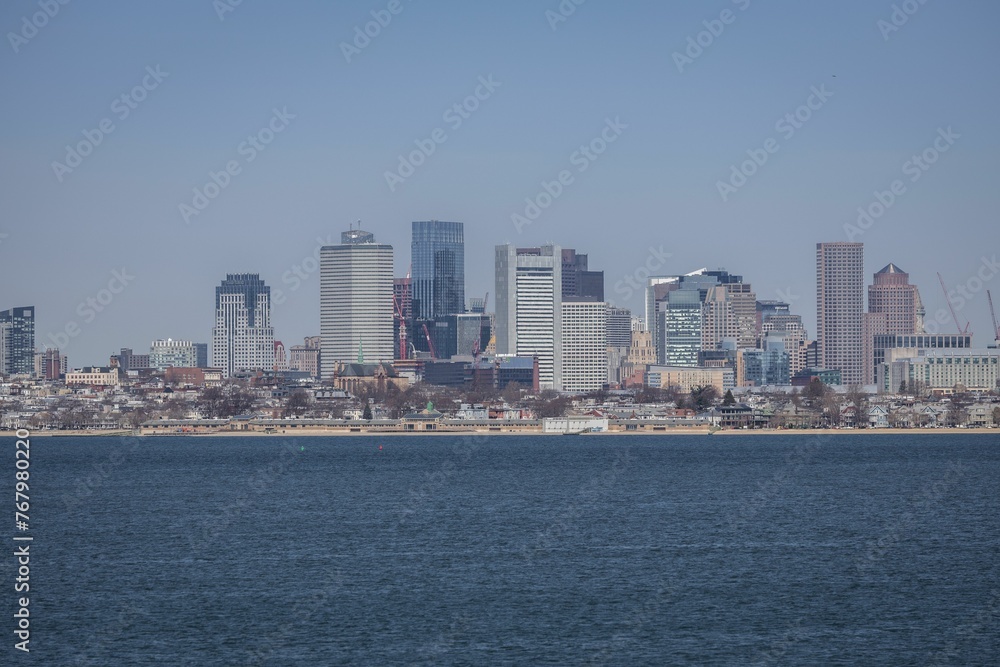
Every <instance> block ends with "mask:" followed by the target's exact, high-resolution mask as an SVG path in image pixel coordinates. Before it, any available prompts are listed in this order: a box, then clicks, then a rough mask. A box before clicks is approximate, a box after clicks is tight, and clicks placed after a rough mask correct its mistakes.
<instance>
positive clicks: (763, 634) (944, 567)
mask: <svg viewBox="0 0 1000 667" xmlns="http://www.w3.org/2000/svg"><path fill="white" fill-rule="evenodd" d="M2 460H3V461H4V465H5V466H6V468H5V470H7V471H8V472H3V473H2V474H0V479H2V482H0V489H2V491H3V493H2V497H4V498H7V499H8V501H7V502H8V503H9V505H8V507H7V508H6V509H5V511H9V512H10V514H11V515H12V514H13V511H14V510H13V507H12V505H13V495H14V494H13V471H14V456H13V442H12V441H11V440H8V441H7V446H5V447H4V454H3V456H2ZM30 495H31V505H32V510H31V529H30V534H31V535H32V536H33V537H34V541H33V542H32V543H31V554H32V560H31V575H30V576H31V581H30V586H31V590H30V599H31V604H30V610H31V631H32V635H31V653H30V655H24V654H21V653H20V652H17V651H15V650H14V649H13V644H14V641H15V638H14V636H13V632H12V631H13V628H14V623H13V620H12V614H13V610H14V604H15V598H16V597H18V596H19V594H15V593H14V592H13V579H14V577H15V576H16V575H15V563H14V559H13V558H12V557H11V556H10V555H8V556H5V557H4V558H3V559H2V560H0V576H2V577H3V583H2V586H0V590H2V591H3V594H2V596H0V609H2V610H3V612H4V613H3V614H2V616H3V617H4V618H5V619H7V620H6V621H3V626H4V627H3V632H2V635H0V636H3V637H5V643H4V646H3V648H2V651H0V655H2V656H4V658H3V659H2V660H0V662H2V663H3V664H11V665H13V664H38V665H75V664H78V665H147V664H150V665H151V664H171V665H173V664H176V665H247V664H249V665H254V664H259V665H307V664H315V665H342V664H343V665H347V664H356V665H819V664H822V665H883V664H893V665H925V664H931V665H933V664H956V665H957V664H962V665H996V664H1000V437H998V436H996V435H973V434H969V435H964V434H961V435H960V434H933V435H918V436H909V435H907V436H897V435H867V436H852V435H837V436H821V435H815V434H804V435H801V436H799V435H795V436H787V435H786V436H746V437H742V436H713V437H707V436H608V437H601V436H578V437H562V436H554V437H553V436H547V437H541V436H538V437H536V436H516V437H513V436H508V437H487V436H426V437H413V436H410V437H374V438H368V437H335V438H313V437H309V438H281V437H275V436H272V437H256V438H204V437H203V438H197V437H183V438H173V437H157V438H144V439H139V438H136V439H131V438H128V439H122V438H35V439H33V440H32V449H31V487H30ZM7 525H8V529H7V531H6V532H7V535H5V536H4V540H5V542H6V543H7V544H8V545H11V544H14V543H13V542H12V541H11V538H12V537H13V536H14V535H15V534H17V533H16V531H15V530H14V527H13V525H12V522H10V523H8V524H7ZM5 551H7V552H8V553H9V552H10V551H11V549H7V550H5Z"/></svg>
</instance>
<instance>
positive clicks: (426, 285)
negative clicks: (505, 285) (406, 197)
mask: <svg viewBox="0 0 1000 667" xmlns="http://www.w3.org/2000/svg"><path fill="white" fill-rule="evenodd" d="M411 251H412V255H411V256H412V258H413V279H412V290H413V292H412V294H413V297H412V298H413V316H414V317H415V318H417V319H418V320H431V319H434V318H436V317H439V316H441V315H455V314H457V313H462V312H465V225H464V224H463V223H461V222H442V221H440V220H429V221H424V222H414V223H413V242H412V246H411Z"/></svg>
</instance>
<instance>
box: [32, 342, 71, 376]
mask: <svg viewBox="0 0 1000 667" xmlns="http://www.w3.org/2000/svg"><path fill="white" fill-rule="evenodd" d="M68 366H69V364H68V362H67V360H66V355H65V354H59V348H57V347H47V348H45V349H44V350H42V351H41V352H36V353H35V377H36V378H37V379H39V380H50V381H53V380H58V379H59V376H60V375H63V374H65V373H66V371H67V370H68Z"/></svg>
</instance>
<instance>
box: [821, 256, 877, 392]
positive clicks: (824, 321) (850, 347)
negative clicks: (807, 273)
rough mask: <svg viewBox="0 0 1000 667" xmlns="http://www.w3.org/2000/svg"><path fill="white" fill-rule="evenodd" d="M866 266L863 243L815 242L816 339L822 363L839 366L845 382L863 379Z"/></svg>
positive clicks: (829, 366)
mask: <svg viewBox="0 0 1000 667" xmlns="http://www.w3.org/2000/svg"><path fill="white" fill-rule="evenodd" d="M864 270H865V256H864V244H863V243H848V242H844V241H839V242H834V243H817V244H816V339H817V342H818V343H819V356H820V363H821V364H822V365H823V367H824V368H827V369H829V370H840V377H841V382H843V383H844V384H845V385H850V384H861V383H862V382H863V381H864V372H863V366H864V362H863V355H862V338H863V336H862V334H863V331H862V321H861V320H862V315H863V313H864V308H865V306H864V301H865V278H864Z"/></svg>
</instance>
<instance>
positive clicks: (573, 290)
mask: <svg viewBox="0 0 1000 667" xmlns="http://www.w3.org/2000/svg"><path fill="white" fill-rule="evenodd" d="M587 263H588V259H587V255H583V254H579V253H577V252H576V250H574V249H573V248H563V249H562V298H563V301H571V300H573V299H576V300H579V301H604V271H591V270H589V269H588V268H587Z"/></svg>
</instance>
